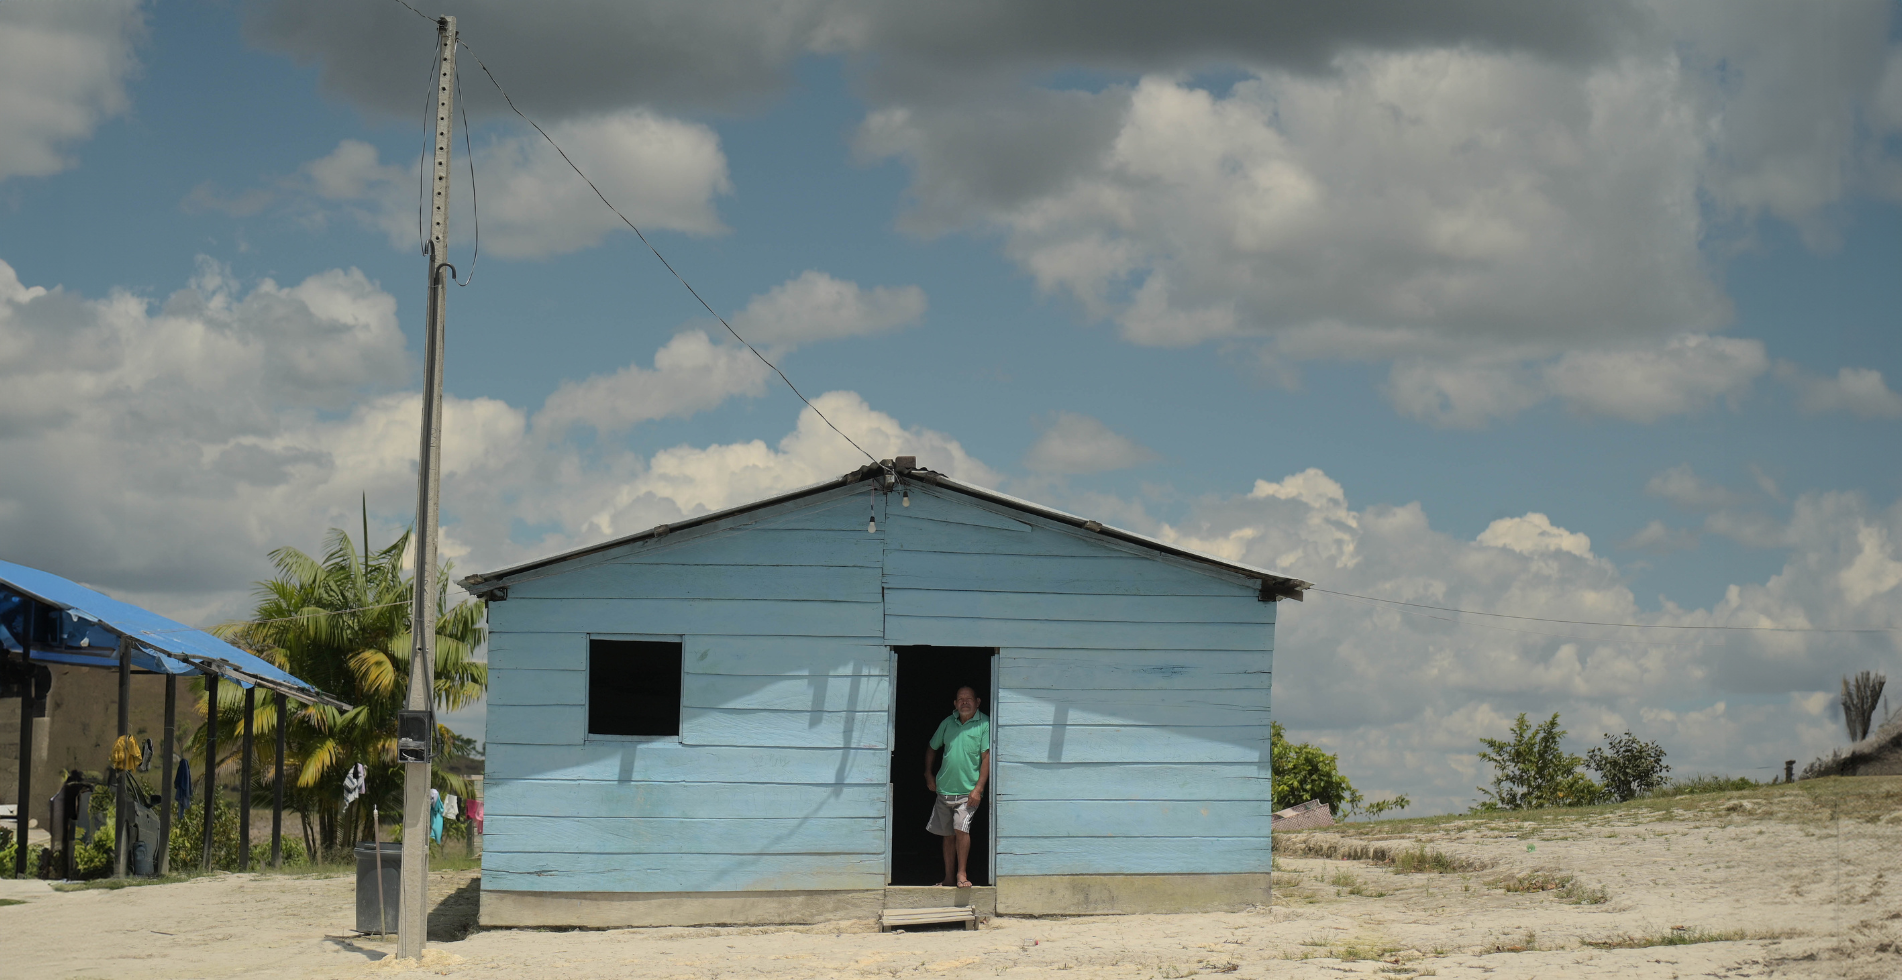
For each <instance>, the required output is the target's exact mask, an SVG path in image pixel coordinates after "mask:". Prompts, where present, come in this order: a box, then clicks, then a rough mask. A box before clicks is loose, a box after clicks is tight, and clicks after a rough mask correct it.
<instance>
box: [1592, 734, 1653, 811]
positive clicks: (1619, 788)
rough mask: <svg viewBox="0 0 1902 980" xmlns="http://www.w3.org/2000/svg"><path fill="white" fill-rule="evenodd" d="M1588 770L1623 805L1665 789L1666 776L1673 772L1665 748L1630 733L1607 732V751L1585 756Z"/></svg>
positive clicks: (1597, 749) (1594, 751)
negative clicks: (1596, 774) (1656, 790)
mask: <svg viewBox="0 0 1902 980" xmlns="http://www.w3.org/2000/svg"><path fill="white" fill-rule="evenodd" d="M1585 767H1586V768H1587V769H1590V770H1592V771H1593V772H1596V773H1598V778H1599V779H1601V780H1603V781H1604V784H1605V793H1606V794H1607V795H1609V796H1610V797H1611V798H1612V799H1614V800H1617V801H1618V802H1620V803H1626V802H1629V801H1631V800H1635V799H1637V798H1638V797H1640V796H1643V795H1644V794H1646V793H1649V792H1651V791H1652V790H1654V789H1657V788H1658V787H1659V786H1662V785H1664V774H1665V773H1667V772H1670V771H1671V767H1670V766H1669V765H1668V764H1666V763H1665V761H1664V746H1662V745H1659V744H1658V743H1656V742H1645V741H1641V740H1639V738H1638V737H1637V736H1636V735H1633V734H1631V733H1630V732H1626V733H1624V734H1623V735H1613V734H1611V733H1610V732H1606V733H1605V747H1604V748H1595V749H1592V750H1591V751H1589V752H1587V753H1585Z"/></svg>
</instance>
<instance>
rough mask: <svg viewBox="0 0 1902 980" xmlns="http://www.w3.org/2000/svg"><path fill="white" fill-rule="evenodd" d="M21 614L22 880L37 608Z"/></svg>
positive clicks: (18, 858)
mask: <svg viewBox="0 0 1902 980" xmlns="http://www.w3.org/2000/svg"><path fill="white" fill-rule="evenodd" d="M20 605H21V607H22V610H21V611H22V612H23V613H24V614H25V622H26V628H24V629H22V630H21V631H20V636H18V637H16V639H18V640H19V641H20V664H21V667H22V670H21V683H20V795H19V797H18V799H19V801H20V803H19V805H18V806H16V807H14V810H13V812H14V818H13V819H14V824H13V828H14V829H13V842H14V848H13V876H14V877H15V878H24V877H26V851H27V847H26V830H27V827H26V824H27V819H28V818H27V811H28V810H30V809H32V808H31V807H29V806H27V800H28V799H30V798H31V797H32V796H33V620H34V618H35V617H36V615H37V614H38V613H39V611H40V610H39V604H38V603H36V602H34V601H33V600H31V599H24V598H23V600H22V601H21V603H20Z"/></svg>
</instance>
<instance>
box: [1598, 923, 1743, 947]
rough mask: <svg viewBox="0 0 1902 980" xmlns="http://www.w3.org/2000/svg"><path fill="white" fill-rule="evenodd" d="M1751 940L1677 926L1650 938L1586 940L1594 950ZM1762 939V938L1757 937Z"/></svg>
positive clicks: (1740, 934) (1735, 932)
mask: <svg viewBox="0 0 1902 980" xmlns="http://www.w3.org/2000/svg"><path fill="white" fill-rule="evenodd" d="M1750 938H1752V937H1751V936H1750V935H1749V934H1747V933H1745V932H1743V931H1742V930H1729V931H1714V930H1710V929H1695V928H1689V927H1686V926H1677V927H1674V928H1672V929H1670V930H1667V931H1665V932H1660V933H1658V934H1656V935H1651V936H1639V935H1631V934H1626V935H1623V936H1614V937H1612V938H1610V939H1587V940H1585V945H1587V946H1590V947H1592V948H1594V949H1648V948H1650V947H1652V946H1691V945H1695V944H1697V943H1734V942H1738V941H1741V940H1744V939H1750ZM1758 938H1762V937H1758Z"/></svg>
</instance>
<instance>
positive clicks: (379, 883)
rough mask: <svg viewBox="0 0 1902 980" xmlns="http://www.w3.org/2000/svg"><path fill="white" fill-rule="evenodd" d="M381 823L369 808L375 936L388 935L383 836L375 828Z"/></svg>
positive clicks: (378, 814)
mask: <svg viewBox="0 0 1902 980" xmlns="http://www.w3.org/2000/svg"><path fill="white" fill-rule="evenodd" d="M382 823H383V814H382V813H380V812H379V811H378V810H377V808H376V807H375V806H372V807H370V846H371V847H374V848H376V851H375V854H376V863H375V864H374V865H372V867H374V868H376V934H377V935H379V936H387V935H389V934H390V914H389V912H388V911H387V906H385V905H384V899H383V834H382V832H381V831H380V830H378V829H377V828H378V827H379V826H381V825H382Z"/></svg>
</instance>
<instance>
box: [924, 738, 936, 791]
mask: <svg viewBox="0 0 1902 980" xmlns="http://www.w3.org/2000/svg"><path fill="white" fill-rule="evenodd" d="M925 788H926V789H928V790H930V791H932V792H933V793H936V792H937V791H938V750H937V749H930V748H928V749H925Z"/></svg>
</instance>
